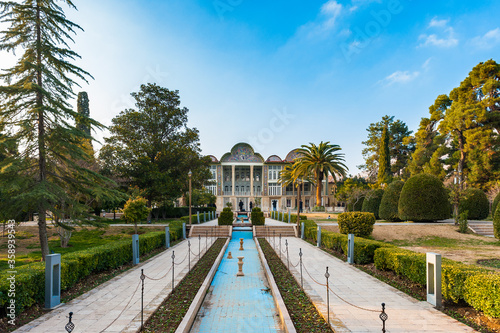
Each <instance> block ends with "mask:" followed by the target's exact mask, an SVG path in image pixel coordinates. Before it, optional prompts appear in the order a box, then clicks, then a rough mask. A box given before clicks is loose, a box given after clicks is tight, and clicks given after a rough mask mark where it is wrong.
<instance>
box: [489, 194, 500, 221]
mask: <svg viewBox="0 0 500 333" xmlns="http://www.w3.org/2000/svg"><path fill="white" fill-rule="evenodd" d="M499 202H500V192H498V194H497V196H496V197H495V199H494V200H493V204H492V205H491V216H492V217H495V212H496V211H497V207H498V203H499Z"/></svg>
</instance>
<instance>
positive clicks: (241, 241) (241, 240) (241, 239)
mask: <svg viewBox="0 0 500 333" xmlns="http://www.w3.org/2000/svg"><path fill="white" fill-rule="evenodd" d="M243 250H244V248H243V238H240V251H243Z"/></svg>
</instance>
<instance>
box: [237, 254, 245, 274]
mask: <svg viewBox="0 0 500 333" xmlns="http://www.w3.org/2000/svg"><path fill="white" fill-rule="evenodd" d="M243 258H245V257H238V273H236V276H245V274H243Z"/></svg>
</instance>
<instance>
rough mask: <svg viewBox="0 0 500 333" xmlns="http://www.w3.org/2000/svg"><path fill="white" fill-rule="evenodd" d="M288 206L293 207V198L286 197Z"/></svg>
mask: <svg viewBox="0 0 500 333" xmlns="http://www.w3.org/2000/svg"><path fill="white" fill-rule="evenodd" d="M286 206H287V207H292V200H291V199H286Z"/></svg>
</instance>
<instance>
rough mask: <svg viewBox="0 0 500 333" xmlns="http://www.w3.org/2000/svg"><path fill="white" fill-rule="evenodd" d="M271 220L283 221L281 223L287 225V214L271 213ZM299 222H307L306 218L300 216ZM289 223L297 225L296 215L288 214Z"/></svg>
mask: <svg viewBox="0 0 500 333" xmlns="http://www.w3.org/2000/svg"><path fill="white" fill-rule="evenodd" d="M271 218H272V219H275V220H277V221H283V222H286V223H288V213H284V212H277V211H271ZM300 220H301V221H305V220H307V216H305V215H300ZM290 223H297V214H296V213H294V214H290Z"/></svg>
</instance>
